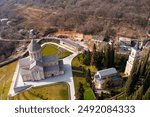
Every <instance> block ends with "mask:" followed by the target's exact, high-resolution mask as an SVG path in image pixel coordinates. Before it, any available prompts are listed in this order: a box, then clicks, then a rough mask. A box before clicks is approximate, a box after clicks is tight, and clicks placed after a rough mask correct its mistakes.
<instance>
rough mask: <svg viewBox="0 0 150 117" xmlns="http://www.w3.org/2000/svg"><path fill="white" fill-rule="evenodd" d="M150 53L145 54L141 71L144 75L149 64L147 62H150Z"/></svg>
mask: <svg viewBox="0 0 150 117" xmlns="http://www.w3.org/2000/svg"><path fill="white" fill-rule="evenodd" d="M149 53H150V52H148V53H147V55H145V57H144V60H143V62H142V66H141V72H140V74H141V75H142V76H143V75H144V73H145V71H146V66H147V62H148V58H149Z"/></svg>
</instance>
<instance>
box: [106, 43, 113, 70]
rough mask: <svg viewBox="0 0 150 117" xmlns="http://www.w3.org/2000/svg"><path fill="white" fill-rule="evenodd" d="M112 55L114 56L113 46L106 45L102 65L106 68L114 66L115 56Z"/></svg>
mask: <svg viewBox="0 0 150 117" xmlns="http://www.w3.org/2000/svg"><path fill="white" fill-rule="evenodd" d="M114 56H115V51H114V47H113V46H110V45H108V46H107V47H106V48H105V57H104V67H106V68H109V67H114V58H115V57H114Z"/></svg>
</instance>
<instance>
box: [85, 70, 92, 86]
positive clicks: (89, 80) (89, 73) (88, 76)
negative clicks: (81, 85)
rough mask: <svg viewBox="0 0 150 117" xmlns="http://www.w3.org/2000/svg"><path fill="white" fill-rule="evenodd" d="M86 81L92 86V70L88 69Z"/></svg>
mask: <svg viewBox="0 0 150 117" xmlns="http://www.w3.org/2000/svg"><path fill="white" fill-rule="evenodd" d="M86 81H87V82H88V83H89V84H91V82H92V78H91V71H90V69H88V70H87V71H86Z"/></svg>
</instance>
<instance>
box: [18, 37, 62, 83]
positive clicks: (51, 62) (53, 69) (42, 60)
mask: <svg viewBox="0 0 150 117" xmlns="http://www.w3.org/2000/svg"><path fill="white" fill-rule="evenodd" d="M28 52H29V56H28V57H26V58H22V59H20V60H19V62H18V66H19V69H18V73H17V79H19V78H21V79H22V80H23V81H24V82H25V81H39V80H42V79H45V78H49V77H52V76H56V75H60V74H64V68H63V61H62V60H59V59H58V56H57V55H53V56H46V57H44V56H42V54H41V46H40V45H39V44H38V43H37V42H36V41H35V40H32V41H31V43H30V44H29V46H28Z"/></svg>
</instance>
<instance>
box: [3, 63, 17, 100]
mask: <svg viewBox="0 0 150 117" xmlns="http://www.w3.org/2000/svg"><path fill="white" fill-rule="evenodd" d="M16 65H17V62H13V63H11V64H9V65H6V66H4V67H1V68H0V97H1V99H3V100H5V99H7V95H8V92H9V88H10V85H11V82H12V78H13V75H14V71H15V69H16Z"/></svg>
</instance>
